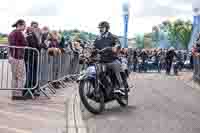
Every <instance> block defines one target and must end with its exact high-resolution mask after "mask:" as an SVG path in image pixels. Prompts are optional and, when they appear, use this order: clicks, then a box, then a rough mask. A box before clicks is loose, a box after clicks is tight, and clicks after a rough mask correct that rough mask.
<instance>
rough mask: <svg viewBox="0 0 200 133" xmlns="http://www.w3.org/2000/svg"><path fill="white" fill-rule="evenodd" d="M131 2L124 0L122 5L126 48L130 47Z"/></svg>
mask: <svg viewBox="0 0 200 133" xmlns="http://www.w3.org/2000/svg"><path fill="white" fill-rule="evenodd" d="M129 8H130V4H129V1H128V0H124V2H123V5H122V10H123V18H124V46H123V47H124V48H128V20H129Z"/></svg>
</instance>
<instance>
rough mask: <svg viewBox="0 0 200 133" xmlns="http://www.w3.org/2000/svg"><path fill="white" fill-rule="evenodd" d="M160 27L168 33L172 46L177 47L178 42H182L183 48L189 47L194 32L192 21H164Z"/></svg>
mask: <svg viewBox="0 0 200 133" xmlns="http://www.w3.org/2000/svg"><path fill="white" fill-rule="evenodd" d="M159 27H160V29H161V30H163V31H164V32H166V33H167V35H168V40H169V41H170V43H171V45H172V46H174V47H177V44H179V43H181V45H182V47H183V48H187V46H188V44H189V41H190V35H191V32H192V24H191V22H190V21H187V22H185V21H183V20H180V19H178V20H176V21H174V22H170V21H164V22H163V23H162V24H161V25H160V26H159Z"/></svg>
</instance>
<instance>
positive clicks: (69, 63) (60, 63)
mask: <svg viewBox="0 0 200 133" xmlns="http://www.w3.org/2000/svg"><path fill="white" fill-rule="evenodd" d="M78 73H79V55H77V54H75V53H73V52H72V51H65V52H64V53H61V54H59V55H57V56H51V55H49V54H48V50H44V49H43V50H41V52H40V73H39V85H40V90H41V91H42V92H43V93H44V94H45V95H46V96H47V97H48V95H47V94H46V93H45V92H44V89H45V88H49V89H50V90H51V92H52V93H56V90H55V89H54V88H55V87H54V86H53V85H54V83H55V84H56V83H57V84H58V83H59V84H60V85H62V86H64V85H63V80H65V78H66V77H67V76H69V75H75V74H78Z"/></svg>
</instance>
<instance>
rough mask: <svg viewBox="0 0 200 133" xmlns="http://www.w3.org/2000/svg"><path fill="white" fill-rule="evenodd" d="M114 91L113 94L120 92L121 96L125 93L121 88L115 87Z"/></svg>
mask: <svg viewBox="0 0 200 133" xmlns="http://www.w3.org/2000/svg"><path fill="white" fill-rule="evenodd" d="M114 93H115V94H120V95H122V96H125V93H124V91H123V90H122V89H116V90H114Z"/></svg>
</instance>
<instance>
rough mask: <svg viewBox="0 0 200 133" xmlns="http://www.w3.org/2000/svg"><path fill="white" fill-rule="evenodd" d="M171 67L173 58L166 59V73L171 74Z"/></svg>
mask: <svg viewBox="0 0 200 133" xmlns="http://www.w3.org/2000/svg"><path fill="white" fill-rule="evenodd" d="M171 67H172V60H167V61H166V73H167V74H170V71H171Z"/></svg>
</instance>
